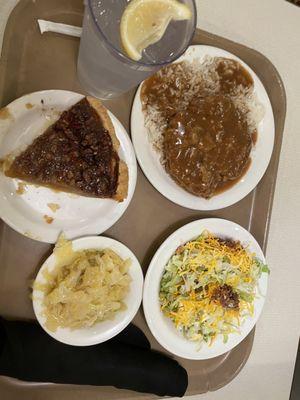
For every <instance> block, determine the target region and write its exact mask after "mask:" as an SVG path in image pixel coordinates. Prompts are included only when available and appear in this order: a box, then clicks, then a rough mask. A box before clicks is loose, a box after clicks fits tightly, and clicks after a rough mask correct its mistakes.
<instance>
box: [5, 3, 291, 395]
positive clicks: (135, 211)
mask: <svg viewBox="0 0 300 400" xmlns="http://www.w3.org/2000/svg"><path fill="white" fill-rule="evenodd" d="M82 12H83V1H82V0H63V1H62V0H35V1H32V0H20V2H19V4H18V5H17V7H16V8H15V9H14V11H13V12H12V14H11V16H10V18H9V20H8V23H7V27H6V31H5V36H4V42H3V49H2V56H1V61H0V106H5V105H6V104H8V103H9V102H11V101H12V100H14V99H16V98H18V97H20V96H22V95H23V94H26V93H30V92H33V91H37V90H43V89H68V90H74V91H77V92H82V89H81V88H80V86H79V84H78V83H77V80H76V58H77V51H78V44H79V39H76V38H73V37H68V36H63V35H58V34H55V33H46V34H44V35H40V33H39V30H38V26H37V18H42V19H47V20H52V21H56V22H63V23H69V24H73V25H78V26H80V25H81V21H82ZM194 43H200V44H206V45H212V46H216V47H220V48H223V49H225V50H228V51H230V52H232V53H234V54H236V55H237V56H238V57H240V58H241V59H243V60H244V61H245V62H246V63H247V64H248V65H249V66H250V67H251V68H252V69H253V70H254V71H255V72H256V74H257V75H258V76H259V77H260V79H261V80H262V82H263V84H264V85H265V88H266V90H267V92H268V95H269V97H270V100H271V103H272V107H273V111H274V116H275V125H276V138H275V148H274V152H273V156H272V159H271V163H270V165H269V167H268V170H267V172H266V174H265V176H264V177H263V179H262V180H261V182H260V183H259V185H258V186H257V188H256V189H255V190H254V191H253V192H251V193H250V194H249V195H248V196H247V197H246V198H244V199H243V200H242V201H240V202H239V203H237V204H235V205H233V206H231V207H228V208H225V209H223V210H219V211H215V212H200V211H193V210H188V209H185V208H182V207H180V206H177V205H175V204H173V203H171V202H170V201H168V200H167V199H166V198H164V197H162V196H161V195H160V193H159V192H157V191H156V190H155V189H154V188H153V187H152V186H151V184H150V183H149V182H148V181H147V179H146V178H145V176H144V175H143V173H142V172H141V170H140V169H139V170H138V181H137V187H136V191H135V194H134V197H133V200H132V202H131V204H130V206H129V208H128V209H127V211H126V213H125V214H124V216H123V217H122V218H121V219H120V220H119V221H118V222H117V223H116V224H115V225H114V226H113V227H112V228H111V229H109V230H108V231H107V232H105V235H107V236H110V237H113V238H115V239H118V240H120V241H121V242H123V243H124V244H125V245H127V246H128V247H129V248H130V249H131V250H132V251H133V252H134V253H135V254H136V256H137V257H138V258H139V260H140V262H141V264H142V266H143V269H144V271H146V270H147V266H148V264H149V261H150V259H151V257H152V256H153V254H154V252H155V250H156V249H157V248H158V246H159V245H160V243H161V242H162V241H163V240H164V239H165V238H166V237H167V236H168V235H169V234H170V233H172V232H173V231H174V230H175V229H177V228H179V227H180V226H182V225H184V224H185V223H187V222H190V221H193V220H196V219H199V218H202V217H205V218H206V217H220V218H226V219H229V220H232V221H234V222H237V223H239V224H240V225H242V226H244V227H245V228H247V229H249V230H250V232H251V233H252V234H253V235H254V236H255V237H256V239H257V240H258V242H259V243H260V245H261V246H262V248H263V250H266V246H267V238H268V229H269V222H270V216H271V210H272V202H273V195H274V189H275V183H276V175H277V167H278V161H279V155H280V148H281V141H282V134H283V127H284V120H285V112H286V99H285V91H284V87H283V85H282V81H281V79H280V76H279V75H278V72H277V71H276V69H275V68H274V66H273V65H272V64H271V62H270V61H269V60H268V59H267V58H265V57H264V56H263V55H262V54H260V53H258V52H256V51H255V50H252V49H249V48H247V47H245V46H242V45H240V44H238V43H234V42H231V41H229V40H226V39H224V38H221V37H218V36H215V35H213V34H210V33H208V32H204V31H201V30H198V31H197V32H196V35H195V39H194ZM133 95H134V91H132V92H131V93H129V94H126V95H124V96H122V97H120V98H118V99H117V100H112V101H107V102H106V106H107V107H108V108H109V109H110V110H111V111H112V112H113V113H114V114H115V115H116V116H117V117H118V118H119V119H120V121H121V122H122V123H123V124H124V126H125V127H126V128H127V129H128V130H129V116H130V109H131V104H132V99H133ZM1 115H2V117H3V116H5V113H4V114H1V113H0V118H1ZM150 210H151V212H150ZM155 216H156V217H155ZM50 249H51V246H50V245H47V244H42V243H39V242H36V241H34V240H31V239H29V238H26V237H23V236H21V235H19V234H18V233H16V232H14V231H13V230H12V229H11V228H9V227H8V226H7V225H5V224H4V223H3V222H1V221H0V315H3V316H6V317H10V318H21V319H33V318H34V315H33V311H32V305H31V301H30V299H29V290H28V286H29V281H30V279H31V278H32V277H34V275H35V273H36V271H37V270H38V268H39V266H40V265H41V262H42V260H43V259H45V257H46V256H47V254H49V251H50ZM135 323H136V324H137V325H138V326H139V327H141V328H142V329H143V330H144V332H145V333H146V335H147V337H148V338H149V339H150V341H151V343H152V345H153V347H154V348H155V349H158V350H162V348H160V346H159V345H158V343H157V342H156V341H155V339H154V338H153V337H152V335H151V333H150V331H149V329H148V328H147V325H146V323H145V320H144V317H143V314H142V311H140V312H139V314H138V315H137V317H136V318H135ZM253 338H254V330H253V331H252V332H251V333H250V334H249V335H248V337H247V338H246V339H245V340H244V341H243V342H242V343H241V344H240V345H239V346H237V347H236V348H235V349H233V350H232V351H230V352H229V353H227V354H225V355H223V356H220V357H217V358H214V359H211V360H207V361H188V360H182V359H179V362H180V363H181V364H182V365H183V366H184V367H185V368H186V369H187V371H188V374H189V386H188V391H187V394H189V395H191V394H197V393H204V392H207V391H213V390H217V389H219V388H221V387H222V386H224V385H226V384H227V383H228V382H230V381H231V380H232V379H233V378H234V377H235V376H236V375H237V374H238V373H239V371H240V370H241V369H242V367H243V366H244V364H245V363H246V361H247V359H248V357H249V354H250V352H251V348H252V343H253ZM0 393H1V398H2V399H5V400H15V399H20V398H21V399H22V400H27V399H28V400H29V399H30V400H31V399H41V400H52V399H60V400H61V399H62V400H77V399H78V400H81V399H86V398H88V399H89V400H96V399H109V400H113V399H150V398H154V397H155V396H151V395H146V394H145V395H143V394H139V393H135V392H131V391H127V390H117V389H115V388H112V387H83V386H72V385H56V384H49V383H45V384H40V383H28V382H22V381H18V380H15V379H11V378H6V377H0Z"/></svg>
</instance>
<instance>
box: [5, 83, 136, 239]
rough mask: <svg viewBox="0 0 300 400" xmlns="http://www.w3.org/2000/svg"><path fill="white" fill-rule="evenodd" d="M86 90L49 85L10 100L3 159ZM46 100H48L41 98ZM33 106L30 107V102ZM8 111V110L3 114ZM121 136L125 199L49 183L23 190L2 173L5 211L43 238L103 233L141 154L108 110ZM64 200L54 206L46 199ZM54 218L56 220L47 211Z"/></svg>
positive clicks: (19, 227)
mask: <svg viewBox="0 0 300 400" xmlns="http://www.w3.org/2000/svg"><path fill="white" fill-rule="evenodd" d="M82 97H83V96H82V95H81V94H78V93H74V92H69V91H65V90H45V91H41V92H35V93H31V94H28V95H26V96H23V97H21V98H19V99H17V100H15V101H13V102H12V103H10V104H9V105H8V106H7V108H6V109H7V110H8V111H9V112H8V113H7V114H8V115H6V116H7V118H6V119H0V159H1V158H4V157H5V156H6V155H7V154H9V153H11V152H14V151H16V150H17V149H23V148H24V147H26V145H28V144H30V143H31V142H32V140H33V139H34V138H35V137H37V136H38V135H40V134H41V133H42V132H43V131H44V130H45V129H46V128H47V127H48V126H49V125H51V124H52V123H53V122H54V121H55V120H57V119H58V117H59V115H60V113H61V112H62V111H63V110H66V109H68V108H69V107H71V106H72V105H73V104H75V103H76V102H78V101H79V100H80V99H81V98H82ZM42 100H43V104H42ZM28 107H30V108H28ZM4 116H5V114H4ZM109 116H110V118H111V120H112V122H113V125H114V127H115V131H116V135H117V137H118V139H119V141H120V149H119V156H120V158H121V159H122V160H124V161H125V162H126V164H127V166H128V171H129V185H128V196H127V199H125V200H124V201H123V202H122V203H118V202H116V201H114V200H110V199H96V198H91V197H90V198H89V197H84V196H78V195H74V194H68V193H63V192H54V191H52V190H50V189H48V188H44V187H35V186H34V185H27V190H26V191H25V193H24V194H23V195H19V194H17V193H16V190H17V188H18V182H20V181H18V180H17V179H11V178H7V177H6V176H4V175H3V174H2V173H0V217H1V218H2V219H3V220H4V221H5V222H6V223H7V224H8V225H10V226H11V227H12V228H13V229H15V230H16V231H18V232H19V233H22V234H23V235H26V236H29V237H31V238H32V239H36V240H39V241H42V242H48V243H54V242H56V240H57V238H58V235H59V233H60V232H61V231H64V232H65V235H66V237H67V238H68V239H72V238H74V237H78V236H84V235H94V234H100V233H102V232H104V231H105V230H107V229H108V228H110V227H111V226H112V225H113V224H114V223H115V222H116V221H117V220H118V219H119V218H120V217H121V216H122V214H123V213H124V212H125V210H126V208H127V207H128V205H129V203H130V201H131V199H132V196H133V193H134V189H135V184H136V174H137V167H136V159H135V154H134V150H133V147H132V144H131V141H130V139H129V137H128V135H127V132H126V131H125V129H124V127H123V126H122V125H121V123H120V122H119V121H118V120H117V118H116V117H114V116H113V115H112V113H110V112H109ZM49 203H55V204H58V205H59V206H60V208H59V210H57V211H56V212H53V211H52V210H51V209H50V208H49V207H48V206H47V204H49ZM45 215H46V216H49V217H52V218H54V220H53V222H52V223H51V224H48V223H47V222H46V221H45V218H44V216H45Z"/></svg>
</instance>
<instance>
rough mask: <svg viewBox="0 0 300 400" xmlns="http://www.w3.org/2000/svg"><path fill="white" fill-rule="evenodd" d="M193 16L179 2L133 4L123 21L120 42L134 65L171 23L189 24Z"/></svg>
mask: <svg viewBox="0 0 300 400" xmlns="http://www.w3.org/2000/svg"><path fill="white" fill-rule="evenodd" d="M191 17H192V12H191V10H190V9H189V7H187V6H186V5H185V4H183V3H180V2H179V1H177V0H131V2H130V3H129V4H128V6H127V7H126V8H125V11H124V13H123V15H122V18H121V24H120V32H121V41H122V44H123V47H124V49H125V51H126V53H127V55H128V56H129V57H130V58H132V59H133V60H135V61H138V60H140V59H141V58H142V51H143V50H144V49H145V48H146V47H148V46H149V45H150V44H154V43H156V42H158V41H159V40H160V39H161V38H162V37H163V35H164V33H165V31H166V29H167V27H168V25H169V23H170V21H171V20H175V21H179V20H187V19H190V18H191Z"/></svg>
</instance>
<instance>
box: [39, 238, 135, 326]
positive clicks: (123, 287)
mask: <svg viewBox="0 0 300 400" xmlns="http://www.w3.org/2000/svg"><path fill="white" fill-rule="evenodd" d="M54 254H56V261H57V262H56V266H55V268H54V270H53V271H52V272H49V271H45V273H44V278H45V280H46V283H45V284H43V285H41V284H37V283H35V284H34V287H35V288H36V289H38V290H42V291H43V292H44V299H43V306H44V317H45V318H46V323H45V326H46V327H47V328H48V329H49V330H51V331H56V330H57V328H59V327H62V328H71V329H76V328H82V327H89V326H92V325H94V324H95V323H97V322H100V321H104V320H107V319H112V318H114V315H115V313H116V312H118V311H122V310H124V309H126V305H125V303H124V299H125V297H126V295H127V293H128V291H129V286H130V276H129V275H128V269H129V266H130V260H123V259H122V258H121V257H120V256H119V255H117V254H116V253H115V252H114V251H113V250H111V249H103V250H93V249H91V250H83V251H77V252H74V251H73V250H72V247H71V242H68V241H63V243H62V242H61V241H60V242H59V243H58V245H57V247H56V249H55V251H54Z"/></svg>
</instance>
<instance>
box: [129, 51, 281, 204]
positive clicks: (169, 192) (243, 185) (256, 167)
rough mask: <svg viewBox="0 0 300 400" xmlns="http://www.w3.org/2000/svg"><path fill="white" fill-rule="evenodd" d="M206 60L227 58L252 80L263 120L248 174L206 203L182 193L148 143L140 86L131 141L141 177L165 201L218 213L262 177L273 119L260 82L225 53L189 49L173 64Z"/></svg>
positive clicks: (267, 157) (136, 99) (268, 158)
mask: <svg viewBox="0 0 300 400" xmlns="http://www.w3.org/2000/svg"><path fill="white" fill-rule="evenodd" d="M206 56H211V57H227V58H231V59H233V60H237V61H239V62H240V63H241V64H242V65H243V66H244V67H245V69H246V70H247V71H248V72H249V73H250V75H251V76H252V78H253V81H254V92H255V93H256V95H257V98H258V100H259V101H260V102H261V104H262V105H263V106H264V109H265V115H264V118H263V119H262V121H261V122H260V123H259V125H258V138H257V142H256V145H255V146H254V147H253V149H252V151H251V159H252V162H251V165H250V167H249V169H248V171H247V173H246V174H245V175H244V176H243V177H242V179H240V180H239V182H237V183H236V184H235V185H234V186H233V187H231V188H230V189H228V190H226V191H225V192H223V193H220V194H218V195H215V196H213V197H212V198H211V199H208V200H207V199H204V198H201V197H197V196H195V195H193V194H190V193H188V192H187V191H185V190H184V189H182V188H181V187H180V186H178V185H177V184H176V183H175V182H174V181H173V180H172V179H171V177H170V176H169V175H168V174H167V173H166V171H165V169H164V168H163V166H162V165H161V163H160V160H159V158H160V156H159V154H158V153H157V152H156V151H155V150H154V149H153V147H152V145H151V143H150V141H149V139H148V133H147V129H146V128H145V125H144V114H143V112H142V104H141V100H140V93H141V85H140V87H139V88H138V90H137V92H136V95H135V99H134V103H133V108H132V113H131V135H132V141H133V145H134V148H135V152H136V156H137V159H138V162H139V164H140V166H141V168H142V170H143V172H144V174H145V175H146V177H147V178H148V180H149V181H150V183H151V184H152V185H153V186H154V187H155V188H156V189H157V190H158V191H159V192H160V193H161V194H162V195H163V196H165V197H166V198H167V199H169V200H171V201H173V202H174V203H176V204H179V205H180V206H183V207H186V208H190V209H193V210H217V209H220V208H224V207H228V206H230V205H232V204H234V203H236V202H238V201H239V200H241V199H243V198H244V197H245V196H247V194H248V193H250V192H251V191H252V190H253V189H254V188H255V187H256V185H257V184H258V183H259V181H260V180H261V178H262V177H263V175H264V173H265V171H266V169H267V167H268V164H269V161H270V159H271V155H272V151H273V145H274V129H275V128H274V116H273V111H272V106H271V103H270V100H269V97H268V95H267V92H266V90H265V88H264V86H263V84H262V82H261V81H260V79H259V78H258V76H257V75H256V74H255V72H254V71H253V70H252V69H251V68H250V67H249V66H248V65H247V64H245V63H244V62H243V61H242V60H241V59H239V58H238V57H236V56H235V55H233V54H231V53H229V52H227V51H225V50H222V49H219V48H217V47H212V46H204V45H196V46H190V47H189V48H188V50H187V51H186V53H185V54H184V55H183V56H182V57H181V58H180V59H179V60H177V61H176V62H180V61H184V60H187V61H192V60H194V59H197V60H200V61H202V60H203V59H204V58H205V57H206Z"/></svg>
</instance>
